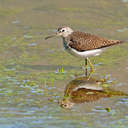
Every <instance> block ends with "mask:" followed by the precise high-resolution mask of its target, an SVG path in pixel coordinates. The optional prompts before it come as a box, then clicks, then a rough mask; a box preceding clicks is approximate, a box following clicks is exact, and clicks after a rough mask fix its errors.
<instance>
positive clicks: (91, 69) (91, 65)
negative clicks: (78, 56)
mask: <svg viewBox="0 0 128 128" xmlns="http://www.w3.org/2000/svg"><path fill="white" fill-rule="evenodd" d="M87 61H88V63H89V66H90V74H91V73H93V72H94V69H93V64H92V63H91V61H90V59H89V58H87Z"/></svg>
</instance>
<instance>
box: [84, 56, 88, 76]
mask: <svg viewBox="0 0 128 128" xmlns="http://www.w3.org/2000/svg"><path fill="white" fill-rule="evenodd" d="M85 76H86V77H87V76H88V59H87V58H86V59H85Z"/></svg>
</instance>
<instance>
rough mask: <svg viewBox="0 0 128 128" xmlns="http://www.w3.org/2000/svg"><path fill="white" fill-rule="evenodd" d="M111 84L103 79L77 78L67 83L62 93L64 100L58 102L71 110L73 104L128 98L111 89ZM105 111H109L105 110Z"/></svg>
mask: <svg viewBox="0 0 128 128" xmlns="http://www.w3.org/2000/svg"><path fill="white" fill-rule="evenodd" d="M109 86H112V84H110V83H107V81H106V80H105V79H99V80H97V79H95V78H90V79H88V78H86V77H79V78H76V79H75V80H72V81H71V82H69V84H68V85H67V86H66V89H65V92H64V99H63V100H62V101H59V104H60V106H61V107H63V108H70V109H71V108H72V107H73V105H74V104H79V103H84V102H94V101H97V100H99V99H101V98H107V97H109V98H110V97H113V96H128V95H127V94H125V93H123V92H121V91H116V90H113V89H111V88H110V87H109ZM106 110H107V111H108V110H110V109H108V108H107V109H106Z"/></svg>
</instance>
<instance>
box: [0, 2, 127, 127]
mask: <svg viewBox="0 0 128 128" xmlns="http://www.w3.org/2000/svg"><path fill="white" fill-rule="evenodd" d="M127 12H128V3H127V2H126V1H123V0H122V1H121V0H112V1H106V0H90V1H87V0H85V1H83V0H79V1H74V0H70V1H69V0H65V1H60V0H54V1H51V0H47V1H46V0H36V1H34V0H31V1H26V0H22V1H19V0H11V1H10V0H4V1H3V0H0V19H1V20H0V28H1V29H0V101H1V102H0V127H1V128H35V127H37V128H47V127H48V128H60V126H61V127H62V128H66V127H68V128H83V127H87V128H92V127H95V128H102V127H104V128H108V127H109V128H117V127H121V128H125V127H127V126H128V111H127V108H128V97H127V96H114V97H111V98H102V100H98V101H95V102H93V103H82V104H77V105H75V106H73V108H72V109H70V110H68V109H64V108H61V107H60V106H59V104H58V100H59V99H63V96H64V90H65V87H66V86H67V84H68V83H70V81H72V80H74V79H76V78H77V77H80V76H82V75H83V74H84V71H83V68H82V66H83V65H84V61H83V60H80V59H79V58H75V57H73V56H71V55H69V54H68V53H66V52H65V51H64V49H63V48H62V43H61V39H59V38H53V39H50V40H47V41H45V40H44V37H46V36H47V35H50V34H53V33H54V32H55V29H56V28H57V27H58V26H61V25H68V26H70V27H72V28H73V29H75V30H80V31H85V32H90V33H93V34H97V35H99V36H103V37H106V38H111V39H119V40H126V43H124V44H122V45H119V46H116V47H112V48H110V49H108V50H107V51H106V52H105V53H103V54H102V55H101V56H99V57H95V58H91V60H92V62H93V63H94V64H95V67H96V71H95V73H94V76H95V77H96V78H103V79H104V78H105V79H107V78H109V79H107V83H111V82H112V83H113V84H112V88H113V89H115V90H117V91H122V92H124V93H127V92H128V85H127V83H128V79H127V77H128V51H127V49H128V44H127V40H128V37H127V35H128V30H127V27H128V24H127V23H128V13H127ZM107 107H108V108H110V111H109V112H108V111H106V110H105V109H104V108H107Z"/></svg>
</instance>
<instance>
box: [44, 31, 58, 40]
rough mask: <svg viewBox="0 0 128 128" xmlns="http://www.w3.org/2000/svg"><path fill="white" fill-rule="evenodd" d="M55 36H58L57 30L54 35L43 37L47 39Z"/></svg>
mask: <svg viewBox="0 0 128 128" xmlns="http://www.w3.org/2000/svg"><path fill="white" fill-rule="evenodd" d="M56 36H60V33H59V32H57V33H56V34H55V35H50V36H47V37H45V40H47V39H49V38H52V37H56Z"/></svg>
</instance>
